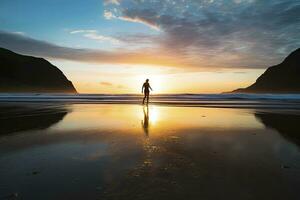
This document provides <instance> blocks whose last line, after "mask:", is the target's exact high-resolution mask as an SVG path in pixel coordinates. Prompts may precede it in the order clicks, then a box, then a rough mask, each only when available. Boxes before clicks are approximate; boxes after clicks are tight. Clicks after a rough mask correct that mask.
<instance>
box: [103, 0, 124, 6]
mask: <svg viewBox="0 0 300 200" xmlns="http://www.w3.org/2000/svg"><path fill="white" fill-rule="evenodd" d="M120 2H121V0H104V4H105V5H107V4H116V5H120Z"/></svg>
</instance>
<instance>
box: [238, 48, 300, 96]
mask: <svg viewBox="0 0 300 200" xmlns="http://www.w3.org/2000/svg"><path fill="white" fill-rule="evenodd" d="M233 93H300V48H299V49H297V50H295V51H294V52H292V53H291V54H290V55H289V56H288V57H287V58H285V59H284V61H283V62H282V63H280V64H278V65H275V66H273V67H269V68H268V69H267V70H266V71H265V72H264V73H263V74H262V75H261V76H260V77H258V79H257V80H256V82H255V83H254V84H252V85H251V86H249V87H247V88H241V89H237V90H234V91H233Z"/></svg>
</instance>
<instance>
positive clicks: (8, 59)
mask: <svg viewBox="0 0 300 200" xmlns="http://www.w3.org/2000/svg"><path fill="white" fill-rule="evenodd" d="M0 92H39V93H43V92H50V93H54V92H55V93H77V92H76V89H75V88H74V86H73V84H72V82H71V81H69V80H68V79H67V77H66V76H65V75H64V74H63V73H62V72H61V71H60V70H59V69H58V68H57V67H55V66H54V65H52V64H51V63H49V62H48V61H47V60H45V59H43V58H35V57H32V56H24V55H20V54H17V53H14V52H12V51H9V50H7V49H4V48H0Z"/></svg>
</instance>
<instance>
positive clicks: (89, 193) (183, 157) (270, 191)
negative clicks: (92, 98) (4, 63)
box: [0, 103, 300, 200]
mask: <svg viewBox="0 0 300 200" xmlns="http://www.w3.org/2000/svg"><path fill="white" fill-rule="evenodd" d="M0 112H1V114H0V123H1V127H2V128H1V131H0V180H1V181H0V199H30V200H35V199H44V200H47V199H51V200H52V199H56V200H58V199H208V200H211V199H256V200H257V199H263V200H266V199H272V200H273V199H291V200H293V199H295V200H296V199H300V191H299V189H298V188H299V185H300V151H299V148H300V142H299V141H300V137H299V135H300V134H299V133H300V128H299V123H300V112H299V110H298V109H295V110H293V109H288V110H285V109H262V108H260V109H256V108H247V109H239V108H203V107H176V106H163V105H161V106H158V105H150V106H149V107H148V108H147V107H143V106H141V105H131V104H127V105H122V104H110V105H108V104H68V105H63V104H49V103H48V104H47V103H14V104H12V103H2V104H1V105H0Z"/></svg>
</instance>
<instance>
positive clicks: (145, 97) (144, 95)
mask: <svg viewBox="0 0 300 200" xmlns="http://www.w3.org/2000/svg"><path fill="white" fill-rule="evenodd" d="M145 99H146V93H144V98H143V104H145Z"/></svg>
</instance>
